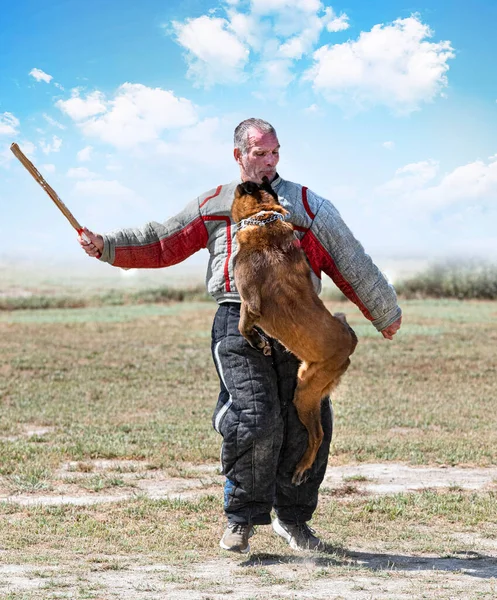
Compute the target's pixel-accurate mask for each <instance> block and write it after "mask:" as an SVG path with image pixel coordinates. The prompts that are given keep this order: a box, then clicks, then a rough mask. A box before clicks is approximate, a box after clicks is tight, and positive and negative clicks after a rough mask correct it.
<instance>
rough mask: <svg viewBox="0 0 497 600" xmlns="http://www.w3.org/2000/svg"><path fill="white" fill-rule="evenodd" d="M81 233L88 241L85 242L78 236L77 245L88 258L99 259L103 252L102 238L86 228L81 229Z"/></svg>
mask: <svg viewBox="0 0 497 600" xmlns="http://www.w3.org/2000/svg"><path fill="white" fill-rule="evenodd" d="M83 233H84V234H85V235H86V237H87V238H88V239H89V240H90V241H89V242H87V241H86V240H85V239H83V238H82V237H81V236H78V242H79V245H80V246H81V248H83V250H84V251H85V252H86V254H88V256H92V257H94V258H99V257H100V255H101V254H102V252H103V251H104V238H103V237H102V236H101V235H99V234H98V233H93V231H90V230H89V229H87V228H86V227H83Z"/></svg>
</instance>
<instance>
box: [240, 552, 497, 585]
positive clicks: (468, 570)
mask: <svg viewBox="0 0 497 600" xmlns="http://www.w3.org/2000/svg"><path fill="white" fill-rule="evenodd" d="M310 562H312V564H313V565H315V566H316V567H322V568H323V567H332V566H344V565H347V566H352V567H362V568H365V569H370V570H371V571H392V570H394V571H450V572H459V573H462V574H464V575H469V576H471V577H480V578H482V579H491V578H495V577H497V558H496V557H494V556H487V555H484V554H480V553H478V552H467V551H464V552H461V553H460V555H459V553H458V554H452V555H450V556H446V557H431V556H430V557H427V556H409V555H403V554H384V553H374V552H353V551H348V550H344V549H342V548H336V547H332V546H329V545H326V548H325V550H324V551H322V552H320V553H319V554H318V553H311V552H310V553H308V554H306V555H305V556H304V555H302V556H295V557H293V556H285V555H276V554H263V553H260V554H255V553H254V554H252V555H251V556H250V559H248V560H246V561H244V562H243V563H241V564H240V566H242V567H254V566H269V565H274V564H282V563H289V564H309V563H310Z"/></svg>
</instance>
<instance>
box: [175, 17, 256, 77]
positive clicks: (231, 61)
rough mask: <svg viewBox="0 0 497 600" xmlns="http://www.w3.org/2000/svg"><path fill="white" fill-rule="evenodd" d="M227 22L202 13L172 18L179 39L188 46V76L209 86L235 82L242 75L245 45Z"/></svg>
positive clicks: (245, 58) (245, 56) (245, 55)
mask: <svg viewBox="0 0 497 600" xmlns="http://www.w3.org/2000/svg"><path fill="white" fill-rule="evenodd" d="M228 25H229V22H228V21H227V20H226V19H220V18H217V17H207V16H205V15H204V16H202V17H198V18H197V19H187V20H186V22H185V23H179V22H177V21H173V28H174V32H175V34H176V38H177V41H178V43H179V44H180V45H181V46H183V48H185V49H186V50H187V62H188V73H187V76H188V77H190V78H191V79H193V80H194V81H195V82H196V83H198V84H200V85H203V86H205V87H209V86H211V85H212V84H214V83H236V82H240V81H242V80H243V78H244V73H243V70H244V67H245V65H246V63H247V61H248V58H249V50H248V48H247V47H246V46H245V45H244V44H243V43H242V42H241V41H240V40H239V39H238V38H237V36H236V35H235V34H234V33H231V32H230V31H229V30H228Z"/></svg>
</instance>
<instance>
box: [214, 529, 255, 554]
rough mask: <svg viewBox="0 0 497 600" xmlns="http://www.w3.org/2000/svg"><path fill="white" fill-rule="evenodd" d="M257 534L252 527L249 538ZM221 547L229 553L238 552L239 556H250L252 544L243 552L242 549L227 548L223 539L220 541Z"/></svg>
mask: <svg viewBox="0 0 497 600" xmlns="http://www.w3.org/2000/svg"><path fill="white" fill-rule="evenodd" d="M254 533H255V530H254V528H253V527H252V529H251V530H250V533H249V535H248V536H249V538H251V537H252V536H253V535H254ZM219 547H220V548H222V549H223V550H228V552H238V554H248V553H249V552H250V544H247V547H246V548H243V550H242V549H241V548H236V547H235V548H231V547H230V546H227V545H226V544H223V540H222V539H221V540H220V541H219Z"/></svg>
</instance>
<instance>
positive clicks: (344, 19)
mask: <svg viewBox="0 0 497 600" xmlns="http://www.w3.org/2000/svg"><path fill="white" fill-rule="evenodd" d="M349 27H350V25H349V17H348V16H347V15H346V14H342V15H340V16H339V17H335V16H334V17H333V19H332V20H331V21H330V22H329V23H328V24H327V25H326V29H327V30H328V31H331V32H332V33H335V32H337V31H345V30H346V29H348V28H349Z"/></svg>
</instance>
